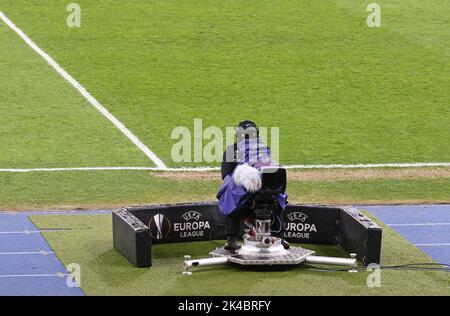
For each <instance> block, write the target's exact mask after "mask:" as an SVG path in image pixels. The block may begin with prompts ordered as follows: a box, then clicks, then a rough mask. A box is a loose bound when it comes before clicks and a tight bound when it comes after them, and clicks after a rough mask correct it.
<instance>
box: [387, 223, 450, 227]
mask: <svg viewBox="0 0 450 316" xmlns="http://www.w3.org/2000/svg"><path fill="white" fill-rule="evenodd" d="M386 225H388V226H396V227H403V226H448V225H450V223H412V224H386Z"/></svg>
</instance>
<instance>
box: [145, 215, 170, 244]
mask: <svg viewBox="0 0 450 316" xmlns="http://www.w3.org/2000/svg"><path fill="white" fill-rule="evenodd" d="M148 228H149V231H150V237H152V239H164V238H166V237H167V236H168V235H169V234H170V232H171V230H172V224H171V223H170V221H169V219H168V218H167V217H166V216H164V215H163V214H156V215H155V216H153V217H152V218H151V219H150V222H149V224H148Z"/></svg>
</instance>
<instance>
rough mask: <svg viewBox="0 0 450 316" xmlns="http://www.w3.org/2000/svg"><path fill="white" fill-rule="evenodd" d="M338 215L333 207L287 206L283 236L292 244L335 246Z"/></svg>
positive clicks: (339, 211) (336, 242) (339, 212)
mask: <svg viewBox="0 0 450 316" xmlns="http://www.w3.org/2000/svg"><path fill="white" fill-rule="evenodd" d="M340 215H341V210H340V209H339V208H334V207H324V206H305V205H288V206H287V207H286V210H285V213H284V217H285V227H286V231H285V233H284V236H285V238H286V240H287V241H288V242H292V243H300V244H301V243H305V244H323V245H337V244H338V238H337V236H338V231H339V220H340Z"/></svg>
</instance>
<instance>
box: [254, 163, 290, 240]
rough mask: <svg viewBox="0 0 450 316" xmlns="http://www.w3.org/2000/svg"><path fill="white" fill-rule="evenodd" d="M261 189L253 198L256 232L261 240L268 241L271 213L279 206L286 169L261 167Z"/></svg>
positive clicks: (284, 186) (284, 187)
mask: <svg viewBox="0 0 450 316" xmlns="http://www.w3.org/2000/svg"><path fill="white" fill-rule="evenodd" d="M261 183H262V185H261V189H260V190H258V191H257V192H256V193H255V195H254V199H253V209H254V212H255V223H256V227H257V234H258V235H260V236H261V238H262V239H261V241H262V242H264V243H267V244H269V243H270V223H271V221H272V214H273V212H274V211H275V210H277V209H278V208H279V205H278V195H279V194H283V193H285V192H286V169H284V168H282V167H278V166H268V167H262V168H261Z"/></svg>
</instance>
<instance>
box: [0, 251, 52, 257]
mask: <svg viewBox="0 0 450 316" xmlns="http://www.w3.org/2000/svg"><path fill="white" fill-rule="evenodd" d="M54 253H55V252H53V251H45V250H41V251H19V252H0V256H21V255H25V256H27V255H41V256H46V255H50V254H54Z"/></svg>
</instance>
